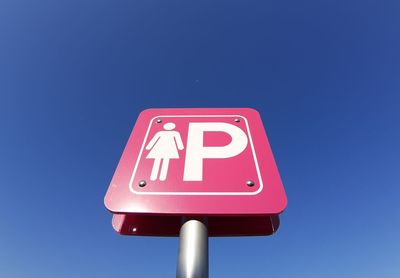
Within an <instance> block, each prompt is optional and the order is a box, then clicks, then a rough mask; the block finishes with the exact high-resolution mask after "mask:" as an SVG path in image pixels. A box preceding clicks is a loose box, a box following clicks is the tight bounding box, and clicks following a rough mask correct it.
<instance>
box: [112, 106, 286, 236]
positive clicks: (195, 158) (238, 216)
mask: <svg viewBox="0 0 400 278" xmlns="http://www.w3.org/2000/svg"><path fill="white" fill-rule="evenodd" d="M105 205H106V207H107V208H108V209H109V210H110V211H111V212H113V213H114V214H115V215H114V220H113V226H114V228H115V229H116V230H117V231H119V232H120V233H123V234H143V235H175V234H176V231H179V227H180V225H179V219H180V217H182V216H189V215H190V216H198V217H207V218H208V219H209V223H210V225H211V223H215V224H213V225H211V226H210V227H209V232H210V234H211V235H212V234H215V235H224V234H234V235H241V234H257V231H259V232H258V233H261V234H262V233H266V234H268V233H272V232H273V231H274V230H276V228H277V226H278V224H279V218H278V215H279V213H281V212H282V211H283V210H284V208H285V207H286V196H285V193H284V189H283V186H282V182H281V179H280V177H279V173H278V170H277V167H276V165H275V161H274V158H273V155H272V152H271V149H270V146H269V143H268V139H267V136H266V134H265V131H264V128H263V124H262V122H261V118H260V116H259V114H258V112H257V111H255V110H253V109H249V108H218V109H217V108H195V109H194V108H179V109H148V110H145V111H143V112H142V113H141V114H140V115H139V118H138V120H137V122H136V125H135V127H134V129H133V132H132V134H131V136H130V138H129V140H128V143H127V145H126V147H125V150H124V152H123V154H122V157H121V160H120V162H119V164H118V167H117V169H116V171H115V174H114V177H113V179H112V181H111V184H110V187H109V189H108V192H107V194H106V197H105ZM166 219H169V220H168V221H169V222H168V223H170V225H168V224H167V225H166V224H165V223H164V224H163V225H161V223H163V222H165V221H166ZM261 219H262V220H261ZM265 219H268V221H265ZM217 220H218V221H217ZM224 221H225V222H226V223H227V225H226V226H227V227H229V226H235V223H237V221H240V222H241V223H242V224H243V223H244V222H243V221H248V223H247V224H248V225H250V226H251V227H248V228H247V230H246V229H244V230H243V227H242V230H240V229H239V228H237V229H239V230H235V229H234V228H231V229H229V228H224V227H220V228H215V229H214V232H213V228H212V226H214V227H218V226H219V224H218V223H223V222H224ZM174 222H177V224H176V225H174V224H171V223H174ZM140 223H141V224H140ZM146 223H147V224H146ZM150 223H151V228H149V225H150ZM157 223H160V224H159V225H157ZM265 223H267V224H265ZM238 224H239V223H238ZM138 225H139V226H140V225H142V227H141V228H140V229H139V228H138ZM145 226H146V227H145ZM168 227H169V228H168ZM177 227H178V228H177ZM254 227H259V229H258V230H257V229H255V228H254ZM146 229H147V232H146ZM149 229H150V230H151V231H150V230H149ZM177 229H178V230H177ZM256 230H257V231H256Z"/></svg>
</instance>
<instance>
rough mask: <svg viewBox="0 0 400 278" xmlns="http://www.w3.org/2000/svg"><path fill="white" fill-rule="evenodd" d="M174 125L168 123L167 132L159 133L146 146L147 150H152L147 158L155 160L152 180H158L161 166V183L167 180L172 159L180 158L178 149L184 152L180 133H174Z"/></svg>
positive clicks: (165, 127) (165, 126)
mask: <svg viewBox="0 0 400 278" xmlns="http://www.w3.org/2000/svg"><path fill="white" fill-rule="evenodd" d="M175 127H176V126H175V124H174V123H166V124H165V125H164V126H163V128H164V129H165V130H162V131H159V132H157V133H156V134H155V135H154V137H153V138H152V139H151V140H150V142H149V144H147V146H146V150H151V151H150V152H149V153H148V154H147V156H146V158H149V159H154V164H153V169H152V170H151V175H150V180H152V181H155V180H157V176H158V172H159V169H160V164H161V173H160V181H165V179H166V178H167V172H168V166H169V160H170V159H176V158H179V154H178V149H179V150H183V143H182V139H181V136H180V134H179V132H178V131H174V130H173V129H174V128H175Z"/></svg>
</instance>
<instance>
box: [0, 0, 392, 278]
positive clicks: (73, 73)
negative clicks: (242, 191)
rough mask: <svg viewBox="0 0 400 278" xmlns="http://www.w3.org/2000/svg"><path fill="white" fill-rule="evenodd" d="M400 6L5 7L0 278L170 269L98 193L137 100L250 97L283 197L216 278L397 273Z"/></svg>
mask: <svg viewBox="0 0 400 278" xmlns="http://www.w3.org/2000/svg"><path fill="white" fill-rule="evenodd" d="M399 15H400V2H399V1H397V0H394V1H373V0H362V1H348V0H343V1H342V0H340V1H338V0H332V1H319V0H314V1H294V0H293V1H291V0H286V1H152V0H149V1H130V0H129V1H128V0H123V1H105V0H97V1H93V0H91V1H87V0H59V1H49V0H46V1H45V0H38V1H28V0H2V1H1V2H0V151H1V154H0V180H1V194H0V216H1V217H0V219H1V226H0V227H1V228H0V277H5V278H8V277H10V278H24V277H41V278H47V277H48V278H53V277H60V278H61V277H65V278H73V277H77V278H80V277H107V278H109V277H174V275H175V266H176V256H177V248H178V239H177V238H156V237H123V236H119V235H117V234H116V233H115V232H114V231H113V229H112V227H111V222H110V221H111V214H110V213H109V212H108V211H107V210H106V209H105V208H104V204H103V197H104V195H105V192H106V190H107V187H108V185H109V182H110V180H111V178H112V175H113V173H114V170H115V167H116V165H117V163H118V160H119V157H120V155H121V153H122V151H123V148H124V146H125V143H126V141H127V139H128V136H129V134H130V132H131V129H132V127H133V124H134V122H135V120H136V117H137V116H138V114H139V113H140V111H142V110H144V109H146V108H150V107H253V108H255V109H257V110H259V112H260V113H261V115H262V118H263V121H264V123H265V127H266V129H267V132H268V135H269V139H270V143H271V145H272V148H273V151H274V154H275V158H276V161H277V164H278V167H279V170H280V173H281V176H282V179H283V182H284V185H285V189H286V192H287V195H288V200H289V205H288V207H287V210H286V211H285V213H284V214H283V215H282V218H281V227H280V229H279V231H278V233H277V234H276V235H274V236H272V237H254V238H253V237H244V238H212V239H210V275H211V277H307V278H310V277H318V278H319V277H324V278H329V277H335V278H336V277H371V278H372V277H400V264H399V262H400V240H399V235H400V205H399V198H400V188H399V186H400V168H399V165H400V144H399V142H400V129H399V123H400V16H399Z"/></svg>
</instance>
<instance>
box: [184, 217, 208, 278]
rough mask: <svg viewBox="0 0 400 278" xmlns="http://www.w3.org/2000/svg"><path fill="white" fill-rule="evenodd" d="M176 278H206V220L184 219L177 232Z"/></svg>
mask: <svg viewBox="0 0 400 278" xmlns="http://www.w3.org/2000/svg"><path fill="white" fill-rule="evenodd" d="M176 277H177V278H195V277H196V278H208V229H207V219H204V220H195V219H184V221H183V224H182V227H181V230H180V232H179V251H178V264H177V269H176Z"/></svg>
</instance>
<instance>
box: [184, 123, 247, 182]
mask: <svg viewBox="0 0 400 278" xmlns="http://www.w3.org/2000/svg"><path fill="white" fill-rule="evenodd" d="M207 131H214V132H215V131H217V132H225V133H228V134H229V135H230V136H231V137H232V141H231V142H230V143H229V144H228V145H225V146H218V147H205V146H204V145H203V141H204V132H207ZM247 142H248V139H247V136H246V134H245V133H244V131H243V130H242V129H241V128H239V127H237V126H235V125H232V124H228V123H221V122H210V123H189V131H188V138H187V143H186V160H185V170H184V174H183V180H184V181H202V180H203V159H205V158H228V157H233V156H236V155H238V154H240V153H241V152H242V151H243V150H244V149H245V148H246V146H247Z"/></svg>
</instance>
